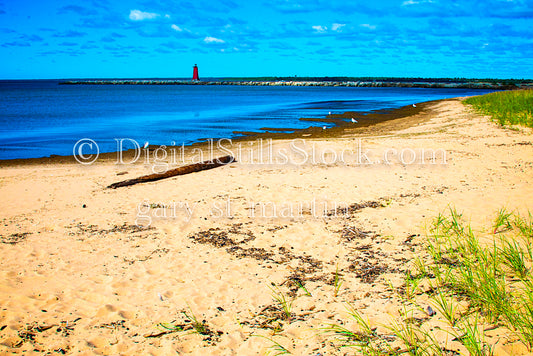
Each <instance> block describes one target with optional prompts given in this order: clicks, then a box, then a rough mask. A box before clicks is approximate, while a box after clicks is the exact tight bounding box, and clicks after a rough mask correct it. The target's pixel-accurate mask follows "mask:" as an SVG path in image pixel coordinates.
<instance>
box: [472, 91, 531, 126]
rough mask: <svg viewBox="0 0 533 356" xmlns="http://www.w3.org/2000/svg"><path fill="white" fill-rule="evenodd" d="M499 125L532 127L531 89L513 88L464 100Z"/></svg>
mask: <svg viewBox="0 0 533 356" xmlns="http://www.w3.org/2000/svg"><path fill="white" fill-rule="evenodd" d="M464 103H466V104H469V105H472V107H473V108H474V109H475V110H476V111H478V112H480V113H481V114H483V115H490V116H491V117H492V119H493V120H494V121H496V122H498V123H499V124H500V125H502V126H503V125H522V126H527V127H533V90H531V89H528V90H513V91H503V92H496V93H490V94H486V95H481V96H473V97H471V98H468V99H466V100H465V101H464Z"/></svg>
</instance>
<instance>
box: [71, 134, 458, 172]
mask: <svg viewBox="0 0 533 356" xmlns="http://www.w3.org/2000/svg"><path fill="white" fill-rule="evenodd" d="M114 140H115V141H116V143H117V150H116V161H115V163H116V164H121V165H127V164H135V163H143V164H147V165H151V166H152V171H153V173H164V172H166V171H167V170H168V169H170V167H171V166H176V165H183V164H194V163H200V162H205V161H214V160H216V157H217V156H220V155H229V156H232V157H234V158H235V161H236V162H237V163H238V164H240V165H293V166H301V165H309V164H311V165H350V166H352V165H367V166H368V165H392V164H402V165H446V164H447V161H446V151H445V150H443V149H434V148H416V149H414V148H401V149H398V148H380V149H379V150H377V149H370V148H366V147H365V146H364V144H363V141H362V139H351V140H346V141H345V142H347V143H348V144H347V145H345V146H346V147H344V148H341V149H339V148H338V147H331V146H328V145H327V144H324V143H322V142H321V143H318V142H315V141H309V140H305V139H293V140H289V141H288V142H285V143H284V144H283V145H274V144H273V141H272V139H266V140H264V139H257V140H251V141H243V142H239V141H238V142H234V141H233V140H231V139H225V138H224V139H218V140H214V139H209V140H207V141H206V142H205V144H204V145H203V146H200V147H187V146H186V145H185V144H182V145H180V146H177V145H175V142H171V145H170V146H166V145H160V146H157V147H155V148H154V147H153V146H148V143H146V144H145V145H144V146H143V147H141V146H140V145H139V143H138V142H137V141H136V140H133V139H131V138H115V139H114ZM126 149H130V150H133V154H132V155H131V154H130V155H129V156H127V157H126V156H125V155H124V152H125V150H126ZM73 154H74V157H75V159H76V160H77V161H78V162H79V163H81V164H84V165H89V164H92V163H94V162H95V161H96V160H97V159H98V156H99V154H100V150H99V146H98V144H97V143H96V141H94V140H92V139H88V138H85V139H81V140H79V141H77V142H76V144H75V145H74V148H73Z"/></svg>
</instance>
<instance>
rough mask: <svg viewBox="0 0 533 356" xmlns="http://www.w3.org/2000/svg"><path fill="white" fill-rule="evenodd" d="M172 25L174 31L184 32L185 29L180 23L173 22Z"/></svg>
mask: <svg viewBox="0 0 533 356" xmlns="http://www.w3.org/2000/svg"><path fill="white" fill-rule="evenodd" d="M170 27H172V29H173V30H174V31H178V32H183V29H182V28H181V27H179V26H178V25H174V24H172V26H170Z"/></svg>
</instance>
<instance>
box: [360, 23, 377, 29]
mask: <svg viewBox="0 0 533 356" xmlns="http://www.w3.org/2000/svg"><path fill="white" fill-rule="evenodd" d="M359 26H361V27H364V28H368V29H369V30H375V29H376V26H375V25H370V24H368V23H362V24H360V25H359Z"/></svg>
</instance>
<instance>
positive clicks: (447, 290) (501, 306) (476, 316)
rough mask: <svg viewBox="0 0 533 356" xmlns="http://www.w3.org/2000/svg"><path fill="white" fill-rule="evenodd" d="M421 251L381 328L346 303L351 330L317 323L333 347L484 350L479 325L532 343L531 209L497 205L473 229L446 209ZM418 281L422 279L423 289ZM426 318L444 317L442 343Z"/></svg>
mask: <svg viewBox="0 0 533 356" xmlns="http://www.w3.org/2000/svg"><path fill="white" fill-rule="evenodd" d="M425 251H426V252H427V254H426V256H425V257H424V258H420V259H417V260H415V261H413V262H414V263H413V267H411V268H410V271H408V272H407V273H406V277H405V281H404V286H403V287H402V288H400V291H399V292H398V295H399V297H400V300H401V305H402V308H401V310H399V314H400V317H399V318H397V319H396V320H393V321H392V322H391V323H389V324H388V325H382V326H383V327H384V329H386V330H388V333H387V334H378V333H377V332H376V331H375V330H376V329H375V327H373V326H372V325H369V323H368V322H367V321H366V320H365V318H364V317H363V316H362V315H361V314H360V313H359V312H358V311H356V310H355V309H354V308H353V307H351V306H350V309H349V315H350V316H351V318H352V319H353V320H354V321H355V322H356V325H357V326H358V327H357V329H356V330H350V329H347V328H346V327H344V326H342V325H338V324H330V325H328V327H327V328H325V330H326V331H327V332H328V333H329V335H330V336H332V337H333V338H334V339H335V341H336V342H338V343H340V345H339V346H340V347H353V348H356V349H358V350H359V351H360V352H362V353H363V354H367V355H378V354H381V355H384V354H389V355H404V354H407V355H444V354H448V352H450V351H451V350H453V349H455V350H457V349H456V347H457V344H460V345H461V346H462V348H463V352H466V353H467V354H470V355H491V354H493V351H494V347H495V343H496V342H495V341H493V339H492V341H491V340H489V339H488V338H487V337H486V334H485V331H486V330H487V329H489V330H490V329H494V328H501V329H502V330H503V331H502V332H503V333H504V334H505V335H511V338H512V339H513V340H514V341H513V342H517V343H522V344H523V345H524V346H525V347H526V348H527V349H528V350H529V351H530V352H531V351H532V350H533V273H532V269H533V216H532V215H531V214H529V216H527V217H523V216H521V215H519V214H517V213H515V212H509V211H507V210H506V209H501V210H500V211H498V212H497V213H496V216H495V219H494V223H493V224H492V226H490V227H489V228H488V229H486V230H484V231H481V232H478V231H476V232H475V231H474V230H473V229H472V228H471V225H470V224H468V223H466V222H465V220H464V218H463V216H462V214H460V213H459V212H457V211H456V210H455V209H450V211H449V213H447V214H439V215H438V216H437V217H436V219H435V220H434V222H433V223H432V225H431V228H430V230H429V232H428V236H427V240H426V243H425ZM422 281H425V282H427V283H426V284H425V285H426V287H425V288H424V289H422V288H421V287H420V286H421V285H422V283H421V282H422ZM419 288H420V291H416V290H417V289H419ZM421 296H424V297H421ZM428 301H429V304H430V306H428V305H427V304H428ZM431 306H433V307H434V308H435V310H433V309H432V308H431ZM432 318H437V320H440V321H441V322H442V323H444V324H447V327H446V328H445V330H446V332H447V333H448V334H449V336H450V337H449V338H448V339H447V340H446V341H445V342H443V341H442V337H441V338H440V339H439V338H438V337H437V336H436V335H435V334H434V333H433V331H432V330H433V329H432V328H428V327H427V326H426V325H425V322H426V321H429V320H433V319H432ZM417 321H419V322H417ZM439 340H440V341H439ZM452 343H455V344H456V345H455V346H454V345H453V344H452Z"/></svg>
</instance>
